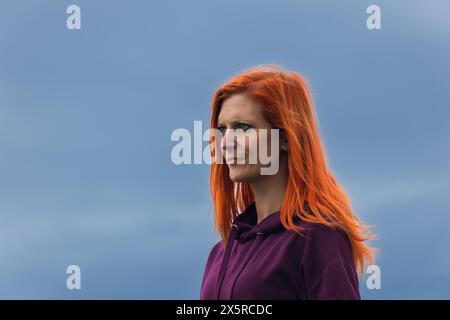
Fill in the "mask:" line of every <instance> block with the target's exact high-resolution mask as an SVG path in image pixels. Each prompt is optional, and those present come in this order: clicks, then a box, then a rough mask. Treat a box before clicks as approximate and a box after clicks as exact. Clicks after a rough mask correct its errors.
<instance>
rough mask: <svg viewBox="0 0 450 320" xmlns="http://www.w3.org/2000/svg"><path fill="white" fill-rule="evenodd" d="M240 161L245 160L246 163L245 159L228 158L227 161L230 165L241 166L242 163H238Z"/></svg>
mask: <svg viewBox="0 0 450 320" xmlns="http://www.w3.org/2000/svg"><path fill="white" fill-rule="evenodd" d="M239 160H240V161H242V160H244V162H245V158H228V159H226V160H225V161H226V162H227V163H230V164H240V163H238V161H239Z"/></svg>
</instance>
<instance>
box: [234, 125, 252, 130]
mask: <svg viewBox="0 0 450 320" xmlns="http://www.w3.org/2000/svg"><path fill="white" fill-rule="evenodd" d="M251 127H252V126H251V125H249V124H247V123H239V124H238V125H237V126H236V129H242V130H244V131H247V130H248V129H250V128H251Z"/></svg>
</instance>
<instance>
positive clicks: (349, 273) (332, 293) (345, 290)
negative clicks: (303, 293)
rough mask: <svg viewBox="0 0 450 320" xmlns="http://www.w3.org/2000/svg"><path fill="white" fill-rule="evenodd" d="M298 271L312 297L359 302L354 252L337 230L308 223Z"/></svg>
mask: <svg viewBox="0 0 450 320" xmlns="http://www.w3.org/2000/svg"><path fill="white" fill-rule="evenodd" d="M302 226H303V228H304V231H303V235H302V236H301V237H303V241H302V242H303V243H302V248H301V249H302V250H301V253H300V260H299V267H300V270H301V274H302V278H303V280H304V283H305V285H306V288H307V290H308V296H309V297H311V298H312V297H322V298H326V297H336V298H338V297H348V298H356V299H358V298H359V291H358V279H357V275H356V270H355V265H354V260H353V256H352V249H351V245H350V241H349V238H348V236H347V233H346V232H345V231H344V230H342V229H340V228H337V227H329V226H326V225H324V224H318V223H305V224H303V225H302Z"/></svg>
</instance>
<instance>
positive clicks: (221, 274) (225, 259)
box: [216, 223, 239, 300]
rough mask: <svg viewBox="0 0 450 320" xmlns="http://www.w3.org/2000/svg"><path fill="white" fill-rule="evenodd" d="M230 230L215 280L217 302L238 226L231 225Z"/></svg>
mask: <svg viewBox="0 0 450 320" xmlns="http://www.w3.org/2000/svg"><path fill="white" fill-rule="evenodd" d="M232 228H233V229H232V230H231V234H230V235H229V237H228V242H227V247H226V248H225V253H224V256H223V260H222V265H221V266H220V272H219V276H218V279H217V286H216V290H217V292H216V297H217V300H219V295H220V289H221V287H222V282H223V278H224V276H225V270H226V269H227V265H228V260H229V257H230V254H231V249H232V248H233V241H234V240H235V238H236V234H237V231H238V229H239V228H238V226H237V225H236V224H234V223H233V225H232ZM234 228H236V231H234Z"/></svg>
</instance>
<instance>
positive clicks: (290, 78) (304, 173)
mask: <svg viewBox="0 0 450 320" xmlns="http://www.w3.org/2000/svg"><path fill="white" fill-rule="evenodd" d="M309 87H310V86H309V84H308V83H307V81H306V80H305V79H304V78H303V77H302V76H301V75H299V74H298V73H296V72H291V71H285V70H283V69H282V68H281V67H280V66H278V65H264V66H258V67H253V68H250V69H248V70H245V71H244V72H242V73H240V74H238V75H236V76H235V77H233V78H232V79H231V80H229V81H227V82H226V83H224V84H223V85H221V86H220V87H219V88H218V89H217V90H216V92H215V93H214V95H213V97H212V101H211V121H210V127H211V129H213V128H217V119H218V115H219V112H220V108H221V106H222V103H223V101H224V100H225V99H227V98H228V97H230V96H231V95H233V94H236V93H246V94H247V95H248V96H249V97H251V98H252V99H254V100H256V101H258V102H260V103H262V105H264V115H265V117H266V119H267V120H268V121H269V123H271V125H272V127H273V128H278V129H280V133H282V134H284V135H285V136H286V138H287V141H288V150H289V151H288V170H289V181H288V184H287V188H286V192H285V195H284V198H283V203H282V206H281V212H280V219H281V222H282V224H283V226H284V227H285V228H286V229H287V230H293V231H296V232H299V233H301V228H300V227H299V226H298V225H297V224H295V222H294V215H297V216H299V217H300V218H301V219H302V220H304V221H308V222H313V223H321V224H324V225H327V226H330V227H338V228H341V229H342V230H343V231H345V233H346V234H347V236H348V238H349V241H350V245H351V249H352V254H353V259H354V263H355V267H356V268H359V270H360V272H361V274H363V273H364V265H365V261H370V262H372V261H373V249H372V248H370V247H369V246H368V245H367V244H366V243H365V241H367V240H370V239H372V238H373V237H372V236H371V234H370V233H369V232H368V227H367V226H365V225H363V224H362V223H361V221H360V220H359V219H358V218H357V216H356V215H355V214H354V213H353V211H352V209H351V205H350V201H349V199H348V198H347V196H346V194H345V193H344V191H343V190H342V188H341V187H340V186H339V185H338V183H337V182H336V179H335V178H334V176H333V175H332V173H331V172H330V170H329V168H328V166H327V160H326V156H325V152H324V149H323V146H322V142H321V139H320V135H319V131H318V125H317V123H316V122H317V119H316V114H315V109H314V104H313V99H312V96H311V93H310V89H309ZM210 142H211V144H210V146H211V152H212V154H213V155H214V137H213V135H211V140H210ZM210 189H211V195H212V199H213V205H214V213H215V226H216V230H217V231H218V232H219V233H220V235H221V237H222V239H223V240H226V239H228V236H229V234H230V230H231V221H232V220H233V219H234V218H235V217H236V216H237V215H238V214H239V213H240V212H242V211H243V210H244V209H245V208H246V207H247V206H248V205H249V204H251V203H252V202H253V201H254V196H253V192H252V190H251V188H250V185H249V183H248V182H233V181H232V180H231V179H230V178H229V172H228V167H227V165H224V164H221V163H215V162H214V161H213V162H212V163H211V173H210ZM305 201H306V202H307V203H308V206H309V208H310V211H309V212H307V211H306V210H305V206H304V204H305Z"/></svg>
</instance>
